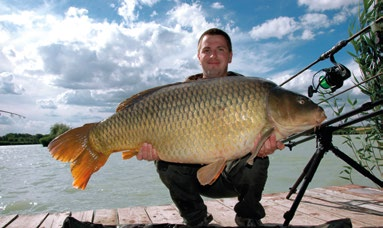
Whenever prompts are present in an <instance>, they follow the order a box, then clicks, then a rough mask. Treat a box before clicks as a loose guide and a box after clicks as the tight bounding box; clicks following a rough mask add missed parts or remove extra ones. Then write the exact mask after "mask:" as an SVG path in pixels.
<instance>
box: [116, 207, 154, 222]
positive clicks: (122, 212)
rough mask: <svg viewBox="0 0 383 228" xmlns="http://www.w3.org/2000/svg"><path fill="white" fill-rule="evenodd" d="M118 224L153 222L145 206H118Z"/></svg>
mask: <svg viewBox="0 0 383 228" xmlns="http://www.w3.org/2000/svg"><path fill="white" fill-rule="evenodd" d="M117 213H118V224H119V225H126V224H151V223H152V221H151V220H150V218H149V216H148V214H147V213H146V211H145V207H132V208H118V209H117Z"/></svg>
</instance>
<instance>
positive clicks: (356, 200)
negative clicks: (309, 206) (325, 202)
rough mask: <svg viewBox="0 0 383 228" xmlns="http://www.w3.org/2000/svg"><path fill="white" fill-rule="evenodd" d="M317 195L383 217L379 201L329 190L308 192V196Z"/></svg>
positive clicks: (382, 209)
mask: <svg viewBox="0 0 383 228" xmlns="http://www.w3.org/2000/svg"><path fill="white" fill-rule="evenodd" d="M315 193H316V194H317V195H319V197H323V198H327V199H329V201H334V202H342V203H343V204H345V205H347V206H355V207H359V208H360V210H362V211H366V212H367V211H368V212H369V213H376V214H378V215H382V216H383V205H380V204H379V201H376V200H373V199H371V198H365V197H360V196H356V195H350V194H345V193H342V192H337V191H333V190H329V189H312V190H309V191H308V192H307V194H315Z"/></svg>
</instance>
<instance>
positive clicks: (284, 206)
mask: <svg viewBox="0 0 383 228" xmlns="http://www.w3.org/2000/svg"><path fill="white" fill-rule="evenodd" d="M274 197H276V198H274V199H273V198H270V199H265V200H264V203H262V204H263V205H264V207H265V210H266V217H265V219H263V221H264V222H267V223H271V224H279V225H281V224H283V223H284V222H285V218H284V214H285V213H286V212H287V211H289V210H290V208H291V205H292V204H293V200H288V199H285V198H284V197H285V196H284V194H276V195H274ZM261 202H262V201H261ZM325 222H326V221H325V220H323V219H320V218H317V217H313V216H312V215H310V214H307V213H306V212H305V211H304V210H300V209H299V207H298V209H297V211H296V212H295V215H294V217H293V219H292V220H291V221H290V225H298V226H300V225H307V226H314V225H320V224H323V223H325Z"/></svg>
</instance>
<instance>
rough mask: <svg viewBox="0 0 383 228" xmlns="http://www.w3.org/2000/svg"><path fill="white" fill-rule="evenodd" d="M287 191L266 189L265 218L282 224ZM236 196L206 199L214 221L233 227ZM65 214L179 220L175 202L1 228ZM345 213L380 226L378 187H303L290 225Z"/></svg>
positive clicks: (6, 220)
mask: <svg viewBox="0 0 383 228" xmlns="http://www.w3.org/2000/svg"><path fill="white" fill-rule="evenodd" d="M286 195H287V192H285V193H275V194H266V195H264V196H263V199H262V204H263V205H264V207H265V209H266V214H267V215H266V217H265V218H264V219H263V220H262V221H263V222H264V223H266V224H267V223H272V224H283V222H284V221H285V220H284V218H283V215H284V213H285V212H286V211H288V210H290V207H291V205H292V203H293V200H294V197H295V195H293V196H292V197H291V199H289V200H288V199H286ZM236 202H237V200H236V199H235V198H226V199H216V200H207V201H206V205H207V206H208V211H209V212H210V213H211V214H213V217H214V221H213V224H217V225H220V226H236V225H235V223H234V216H235V213H234V211H233V208H234V205H235V203H236ZM67 216H72V217H74V218H76V219H78V220H80V221H89V222H93V223H100V224H103V225H104V226H108V227H121V226H123V225H126V224H164V223H168V224H182V218H181V217H180V216H179V214H178V211H177V209H176V208H175V206H174V205H163V206H147V207H129V208H118V209H101V210H89V211H81V212H61V213H42V214H33V215H21V214H20V215H6V216H0V227H7V228H11V227H24V228H29V227H33V228H34V227H40V228H41V227H44V228H48V227H62V224H63V221H64V220H65V218H66V217H67ZM343 218H350V219H351V222H352V225H353V227H383V190H381V189H376V188H368V187H362V186H357V185H347V186H334V187H326V188H314V189H309V190H307V191H306V194H305V195H304V197H303V199H302V202H301V203H300V204H299V207H298V209H297V211H296V213H295V216H294V218H293V219H292V220H291V222H290V225H305V226H313V225H320V224H324V223H326V222H327V221H331V220H338V219H343Z"/></svg>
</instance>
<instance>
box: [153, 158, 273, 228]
mask: <svg viewBox="0 0 383 228" xmlns="http://www.w3.org/2000/svg"><path fill="white" fill-rule="evenodd" d="M248 157H249V155H248V156H245V157H243V158H241V159H239V160H238V161H236V165H234V166H233V167H231V168H226V169H225V170H224V172H223V173H222V175H220V177H219V178H218V179H217V180H216V182H214V183H213V184H212V185H206V186H202V185H201V184H200V183H199V182H198V180H197V171H198V169H199V168H201V167H202V166H201V165H192V164H178V163H169V162H164V161H158V162H157V171H158V174H159V176H160V178H161V180H162V182H163V183H164V184H165V185H166V187H167V188H168V189H169V192H170V196H171V198H172V200H173V202H174V204H175V205H176V206H177V208H178V210H179V211H180V214H181V216H182V217H183V218H184V219H185V220H186V222H187V223H190V224H193V223H196V222H199V221H202V219H203V218H205V217H206V215H207V207H206V205H205V204H204V202H203V199H202V197H201V195H202V196H207V197H211V198H224V197H235V196H237V197H238V203H237V204H236V205H235V207H234V211H235V212H236V213H237V215H238V216H240V217H244V218H254V219H261V218H263V217H264V216H265V210H264V208H263V207H262V205H261V204H260V200H261V198H262V192H263V189H264V186H265V184H266V179H267V169H268V167H269V158H268V157H265V158H259V157H257V158H256V159H255V160H254V164H253V165H252V166H249V165H247V164H246V161H247V158H248Z"/></svg>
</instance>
